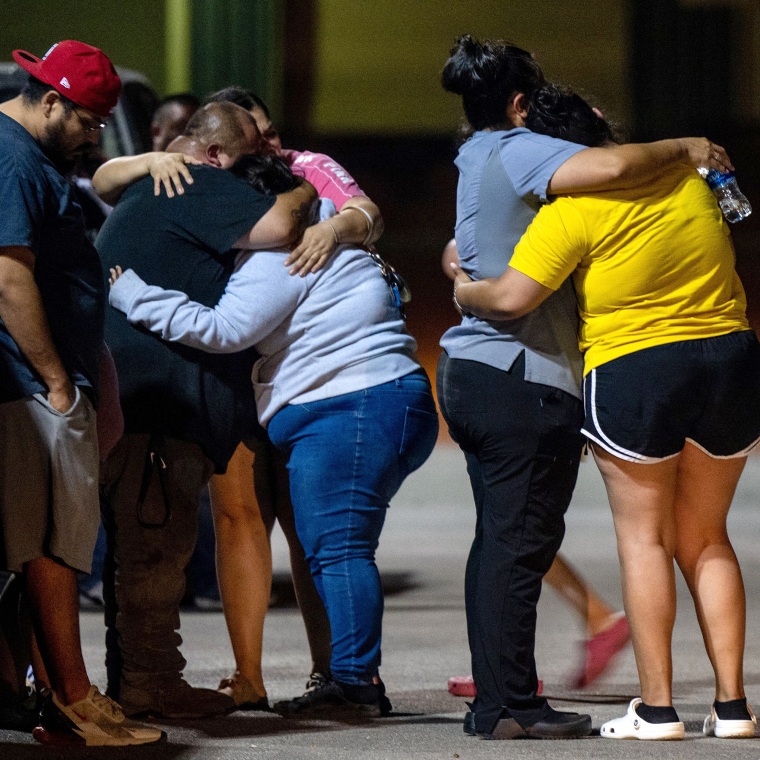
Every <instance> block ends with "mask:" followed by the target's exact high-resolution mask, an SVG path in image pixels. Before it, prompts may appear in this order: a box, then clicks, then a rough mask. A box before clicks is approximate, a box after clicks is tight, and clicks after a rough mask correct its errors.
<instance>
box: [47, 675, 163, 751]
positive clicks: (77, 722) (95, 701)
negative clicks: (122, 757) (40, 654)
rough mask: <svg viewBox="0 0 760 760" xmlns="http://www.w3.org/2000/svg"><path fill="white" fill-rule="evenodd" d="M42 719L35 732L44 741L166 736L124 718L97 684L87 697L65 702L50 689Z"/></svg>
mask: <svg viewBox="0 0 760 760" xmlns="http://www.w3.org/2000/svg"><path fill="white" fill-rule="evenodd" d="M40 723H41V725H39V726H37V728H35V729H34V731H33V732H32V736H34V738H35V739H36V740H37V741H38V742H41V743H42V744H53V745H59V746H60V745H64V746H65V745H72V744H76V745H85V746H88V747H126V746H130V745H133V744H154V743H155V742H160V741H162V740H163V739H165V738H166V734H164V732H163V731H160V730H159V729H157V728H153V727H152V726H146V725H144V724H143V723H137V722H135V721H133V720H129V719H128V718H125V717H124V713H123V712H122V710H121V707H119V705H117V704H116V702H114V701H113V700H112V699H110V698H109V697H106V696H104V695H103V694H101V693H100V692H99V691H98V687H97V686H90V690H89V691H88V692H87V696H86V697H85V698H84V699H80V700H79V701H78V702H74V703H73V704H70V705H64V704H62V703H61V702H60V701H59V700H58V698H57V697H56V695H55V692H53V691H50V692H48V694H47V696H46V698H45V702H44V703H43V707H42V711H41V716H40Z"/></svg>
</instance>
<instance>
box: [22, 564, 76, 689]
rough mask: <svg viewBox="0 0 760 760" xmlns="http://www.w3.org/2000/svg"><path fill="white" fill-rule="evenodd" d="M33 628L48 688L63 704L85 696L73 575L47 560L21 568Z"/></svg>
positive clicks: (74, 578)
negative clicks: (48, 684)
mask: <svg viewBox="0 0 760 760" xmlns="http://www.w3.org/2000/svg"><path fill="white" fill-rule="evenodd" d="M24 580H25V583H26V593H27V598H28V600H29V607H30V613H31V618H32V627H33V628H34V632H35V636H36V638H37V642H38V644H39V649H40V654H41V659H42V662H43V664H44V667H45V670H46V671H47V675H48V676H49V679H50V685H51V686H52V687H53V689H55V692H56V694H58V696H59V698H60V699H61V700H62V701H63V702H64V703H66V704H71V703H72V702H77V701H79V700H80V699H84V698H85V697H86V696H87V692H88V690H89V688H90V679H89V678H88V677H87V671H86V670H85V666H84V660H83V658H82V645H81V638H80V633H79V594H78V592H77V584H76V572H75V571H74V570H72V569H71V568H70V567H67V566H65V565H62V564H60V563H59V562H56V561H55V560H53V559H50V558H48V557H38V558H37V559H33V560H31V562H28V563H27V564H26V565H25V567H24Z"/></svg>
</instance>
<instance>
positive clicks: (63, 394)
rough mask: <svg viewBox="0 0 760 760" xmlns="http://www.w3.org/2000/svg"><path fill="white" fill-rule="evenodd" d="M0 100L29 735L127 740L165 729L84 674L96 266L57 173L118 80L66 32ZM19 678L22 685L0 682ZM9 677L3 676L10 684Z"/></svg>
mask: <svg viewBox="0 0 760 760" xmlns="http://www.w3.org/2000/svg"><path fill="white" fill-rule="evenodd" d="M13 56H14V58H15V59H16V61H17V62H18V63H19V65H20V66H22V68H24V69H26V70H27V71H28V72H29V74H30V78H29V81H28V83H27V84H26V85H25V87H24V89H23V90H22V91H21V94H20V95H18V96H17V97H16V98H14V99H12V100H9V101H7V102H5V103H2V104H0V205H1V206H2V208H3V214H2V216H0V569H5V570H8V571H10V572H13V573H16V574H17V575H20V576H21V579H22V582H23V586H24V589H25V592H26V596H27V600H28V603H29V608H30V612H31V619H32V627H33V630H34V633H35V635H36V640H37V644H38V647H39V658H35V660H37V661H35V662H34V669H35V678H36V682H37V684H38V685H39V684H43V685H45V686H47V687H50V688H49V690H48V691H47V693H46V696H45V699H44V702H43V707H42V714H41V719H40V725H39V726H37V727H36V728H35V729H34V732H33V733H34V736H35V738H36V739H38V740H39V741H42V742H46V743H67V744H69V743H78V744H86V745H110V746H119V745H129V744H147V743H152V742H156V741H159V740H160V739H161V738H162V736H163V735H162V732H161V731H159V730H157V729H155V728H152V727H147V726H143V725H141V724H138V723H134V722H131V721H127V720H126V719H125V718H124V715H123V713H122V711H121V709H120V708H119V706H118V705H117V704H116V703H114V702H112V701H111V700H110V699H108V698H107V697H105V696H103V695H101V694H100V692H99V691H98V689H97V687H95V686H93V685H92V684H91V683H90V680H89V678H88V676H87V671H86V670H85V666H84V661H83V658H82V649H81V640H80V635H79V618H78V596H77V588H76V573H77V571H84V572H89V570H90V563H91V560H92V552H93V548H94V544H95V537H96V533H97V529H98V524H99V503H98V449H97V441H96V433H95V411H94V406H95V405H96V404H97V397H98V394H97V389H98V363H99V357H100V351H101V344H102V341H103V319H104V310H105V294H104V279H103V273H102V269H101V265H100V260H99V258H98V255H97V252H96V251H95V249H94V248H93V246H92V245H91V243H90V242H89V241H88V239H87V237H86V234H85V228H84V222H83V218H82V213H81V209H80V207H79V206H78V204H77V203H76V201H75V199H74V195H73V192H72V187H71V186H70V185H69V183H68V182H67V181H66V179H65V178H64V177H63V175H62V174H61V173H60V169H61V168H62V167H66V165H67V164H68V163H69V162H71V161H72V160H73V159H75V158H76V156H77V154H78V153H79V152H81V151H82V150H83V149H84V148H86V146H87V145H88V144H89V143H95V142H97V140H98V138H99V134H100V130H101V128H102V127H103V126H105V121H106V120H107V119H108V117H109V115H110V114H111V111H112V110H113V108H114V107H115V105H116V102H117V100H118V97H119V93H120V91H121V82H120V81H119V77H118V76H117V74H116V71H115V70H114V68H113V65H112V64H111V62H110V61H109V60H108V58H107V57H106V56H105V55H104V54H103V53H102V52H101V51H100V50H98V49H97V48H94V47H91V46H90V45H85V44H84V43H82V42H76V41H74V40H66V41H64V42H60V43H58V44H57V45H54V46H53V47H52V48H50V50H49V51H48V53H47V54H46V55H45V56H44V57H43V58H41V59H40V58H37V57H36V56H33V55H31V54H30V53H26V52H24V51H19V50H17V51H15V52H14V53H13ZM3 685H5V686H10V687H11V688H14V687H15V688H18V686H19V684H17V683H16V684H13V683H11V684H7V683H6V684H3V683H2V675H1V674H0V687H2V686H3ZM7 690H8V689H5V691H7Z"/></svg>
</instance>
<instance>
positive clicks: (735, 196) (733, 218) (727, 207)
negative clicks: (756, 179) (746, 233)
mask: <svg viewBox="0 0 760 760" xmlns="http://www.w3.org/2000/svg"><path fill="white" fill-rule="evenodd" d="M699 173H700V174H701V175H702V176H703V177H704V178H705V180H707V184H708V185H709V187H710V190H712V191H713V195H714V196H715V198H716V200H717V201H718V205H719V206H720V210H721V211H722V212H723V216H724V217H725V218H726V221H727V222H731V223H732V224H734V223H736V222H740V221H741V220H742V219H746V218H747V217H748V216H749V215H750V214H751V213H752V206H750V203H749V201H748V200H747V198H746V197H745V195H744V193H742V191H741V190H739V185H737V184H736V177H734V174H733V172H725V173H722V172H719V171H717V169H709V170H708V169H704V168H701V169H700V170H699Z"/></svg>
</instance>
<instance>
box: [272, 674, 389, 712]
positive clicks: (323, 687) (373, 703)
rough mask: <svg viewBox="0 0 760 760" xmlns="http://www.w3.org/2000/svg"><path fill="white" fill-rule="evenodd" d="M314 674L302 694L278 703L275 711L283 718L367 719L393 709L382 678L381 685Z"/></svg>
mask: <svg viewBox="0 0 760 760" xmlns="http://www.w3.org/2000/svg"><path fill="white" fill-rule="evenodd" d="M313 675H315V674H312V678H310V679H309V682H308V683H307V689H306V691H305V692H304V693H303V694H302V695H301V696H300V697H296V698H295V699H290V700H285V701H282V702H276V703H275V705H274V711H275V712H277V713H279V714H280V715H282V716H284V717H292V716H294V715H302V714H306V713H308V714H310V715H316V714H320V715H325V714H331V715H338V716H341V717H346V716H355V717H365V718H379V717H381V716H383V715H388V713H390V711H391V703H390V700H389V699H388V697H386V696H385V686H384V685H383V683H382V681H380V683H378V684H366V685H362V686H355V685H353V684H345V683H340V682H339V681H334V680H333V679H326V680H322V679H319V680H316V679H313ZM320 675H321V674H320ZM309 684H311V685H309Z"/></svg>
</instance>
